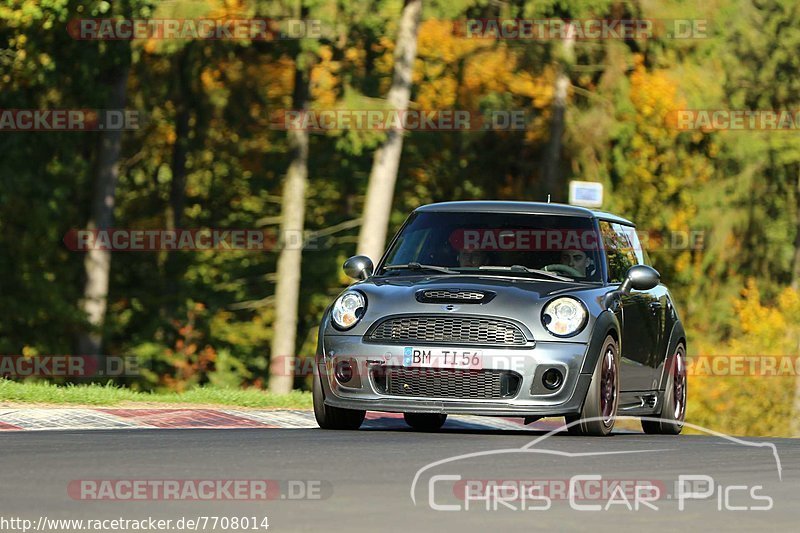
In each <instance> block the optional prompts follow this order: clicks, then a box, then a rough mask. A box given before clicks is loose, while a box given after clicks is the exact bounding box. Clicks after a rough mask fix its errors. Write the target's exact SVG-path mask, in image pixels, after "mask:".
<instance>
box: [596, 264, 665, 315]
mask: <svg viewBox="0 0 800 533" xmlns="http://www.w3.org/2000/svg"><path fill="white" fill-rule="evenodd" d="M660 281H661V274H659V273H658V270H656V269H655V268H653V267H649V266H647V265H634V266H632V267H631V268H629V269H628V273H627V275H626V276H625V280H624V281H623V282H622V283H621V284H620V286H619V289H617V290H615V291H611V292H609V293H607V294H606V295H605V299H604V302H603V304H604V306H605V308H606V309H616V307H615V306H616V305H617V304H618V301H619V298H620V297H621V296H625V295H626V294H630V292H631V290H632V289H636V290H637V291H648V290H650V289H652V288H653V287H655V286H656V285H658V283H659V282H660Z"/></svg>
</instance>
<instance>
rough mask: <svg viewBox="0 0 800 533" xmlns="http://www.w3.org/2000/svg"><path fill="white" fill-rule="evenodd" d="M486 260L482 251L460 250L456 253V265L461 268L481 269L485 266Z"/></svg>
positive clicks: (486, 257)
mask: <svg viewBox="0 0 800 533" xmlns="http://www.w3.org/2000/svg"><path fill="white" fill-rule="evenodd" d="M487 259H488V256H487V255H486V252H484V251H483V250H461V251H460V252H459V253H458V265H459V266H462V267H481V266H483V265H485V264H486V261H487Z"/></svg>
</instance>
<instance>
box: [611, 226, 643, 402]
mask: <svg viewBox="0 0 800 533" xmlns="http://www.w3.org/2000/svg"><path fill="white" fill-rule="evenodd" d="M599 224H600V233H601V235H602V237H603V245H604V247H605V251H606V262H607V265H606V266H607V269H606V270H607V272H608V282H609V283H610V284H612V285H613V286H615V287H616V286H619V284H620V283H622V281H623V280H624V279H625V275H626V274H627V272H628V269H629V268H630V267H632V266H633V265H635V264H637V258H636V254H635V253H634V250H633V246H632V244H631V242H630V240H629V238H628V236H627V235H626V230H625V228H623V227H622V226H621V225H620V224H616V223H611V222H607V221H604V220H601V221H599ZM651 301H652V295H650V294H649V293H648V291H635V290H634V291H631V293H630V294H628V295H625V296H623V297H622V298H621V299H620V304H621V305H620V310H619V315H618V316H619V320H620V324H621V326H622V332H621V333H620V336H621V341H622V342H621V354H622V358H621V360H620V388H621V389H622V391H624V392H627V391H640V390H649V389H650V388H651V384H652V379H653V367H652V366H651V365H652V361H651V357H652V353H653V351H654V350H655V344H656V342H657V339H653V335H654V329H653V328H652V323H651V321H650V307H649V305H650V303H651Z"/></svg>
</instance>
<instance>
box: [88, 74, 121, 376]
mask: <svg viewBox="0 0 800 533" xmlns="http://www.w3.org/2000/svg"><path fill="white" fill-rule="evenodd" d="M128 71H129V68H128V66H124V67H119V68H118V69H117V70H116V71H115V72H114V74H113V75H112V76H111V95H110V97H109V100H108V108H109V109H123V108H124V107H125V97H126V91H127V85H128ZM98 135H99V136H100V138H99V141H98V143H99V150H98V155H97V164H96V167H95V180H94V192H93V195H92V206H91V215H90V219H89V223H88V224H87V228H88V229H90V230H95V229H97V230H104V229H108V228H110V227H111V226H112V225H113V223H114V203H115V197H116V189H117V181H118V179H119V155H120V150H121V147H122V131H121V130H116V131H113V130H104V131H101V132H99V133H98ZM83 265H84V269H85V271H86V285H85V286H84V290H83V299H82V300H81V302H80V307H81V310H82V311H83V312H84V313H86V316H87V318H88V320H89V324H90V325H91V328H92V329H91V331H88V332H84V333H82V334H81V335H80V337H79V338H78V349H79V351H80V354H81V355H93V356H98V357H99V356H100V352H101V350H102V343H103V333H102V328H103V324H104V322H105V316H106V305H107V301H108V282H109V276H110V273H111V252H109V251H107V250H88V251H87V252H86V257H85V259H84V262H83ZM100 363H101V362H100V361H98V364H100ZM98 368H102V367H98Z"/></svg>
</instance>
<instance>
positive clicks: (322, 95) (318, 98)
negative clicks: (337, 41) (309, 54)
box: [311, 45, 341, 108]
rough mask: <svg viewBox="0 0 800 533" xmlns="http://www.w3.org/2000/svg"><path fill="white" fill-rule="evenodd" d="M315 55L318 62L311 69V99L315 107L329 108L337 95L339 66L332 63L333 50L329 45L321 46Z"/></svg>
mask: <svg viewBox="0 0 800 533" xmlns="http://www.w3.org/2000/svg"><path fill="white" fill-rule="evenodd" d="M317 55H318V57H319V62H318V63H317V64H316V65H314V67H313V68H312V69H311V97H312V100H313V101H314V103H315V105H319V106H321V107H323V108H325V107H331V106H333V105H334V104H335V103H336V99H337V95H338V87H339V84H340V78H339V75H338V73H339V71H340V70H341V64H340V62H338V61H333V49H332V48H331V47H330V46H329V45H325V46H321V47H320V48H319V51H318V54H317Z"/></svg>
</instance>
